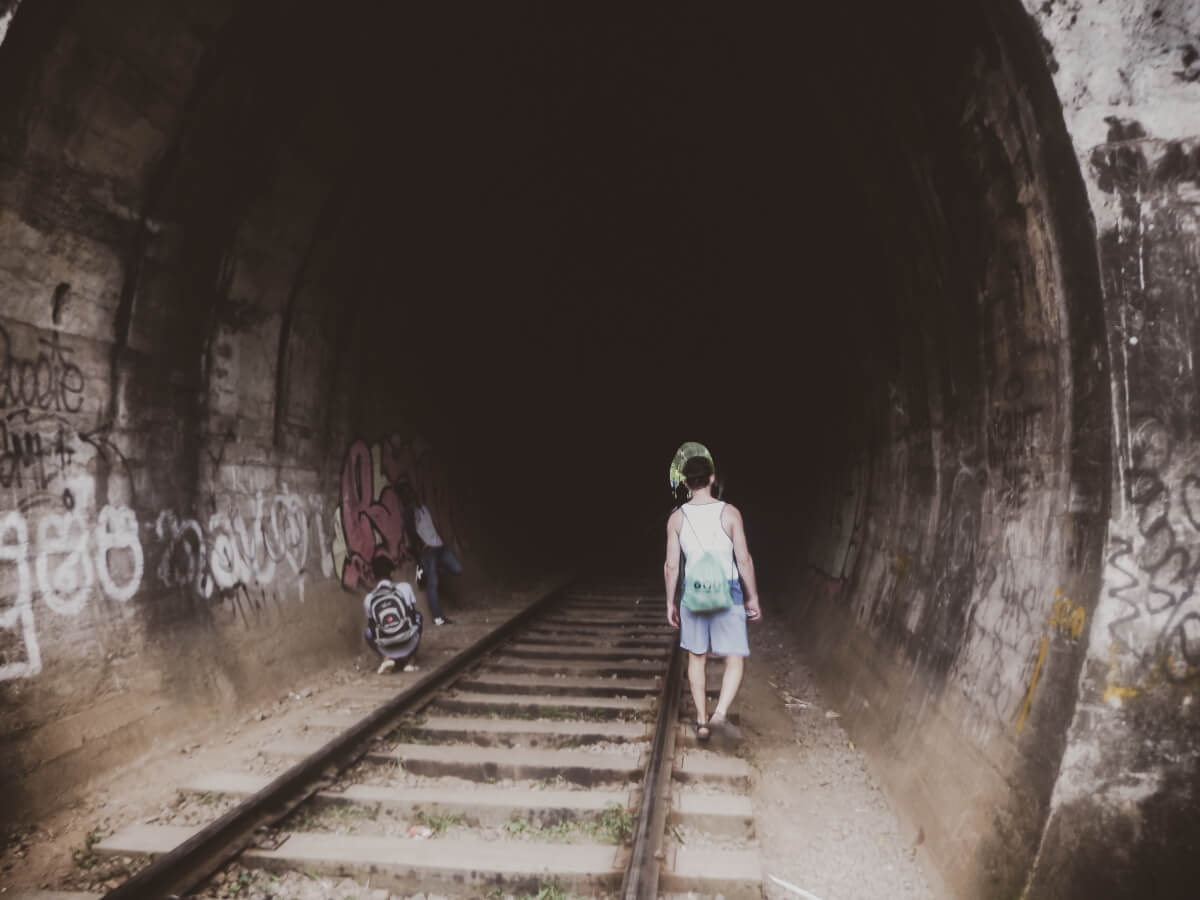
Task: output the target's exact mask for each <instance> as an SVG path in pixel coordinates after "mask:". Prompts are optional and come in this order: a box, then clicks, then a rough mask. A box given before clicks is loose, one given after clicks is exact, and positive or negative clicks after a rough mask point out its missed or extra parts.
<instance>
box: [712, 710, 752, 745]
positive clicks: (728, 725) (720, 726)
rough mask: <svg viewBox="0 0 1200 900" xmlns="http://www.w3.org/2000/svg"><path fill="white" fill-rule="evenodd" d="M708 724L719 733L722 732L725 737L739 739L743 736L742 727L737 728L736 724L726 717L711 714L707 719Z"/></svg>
mask: <svg viewBox="0 0 1200 900" xmlns="http://www.w3.org/2000/svg"><path fill="white" fill-rule="evenodd" d="M708 724H709V725H710V726H712V728H714V729H715V730H717V731H719V732H721V734H723V735H724V736H725V737H727V738H729V739H731V740H734V741H740V740H742V738H743V737H744V735H743V734H742V729H740V728H738V727H737V726H736V725H734V724H733V723H732V722H730V721H729V720H728V719H725V718H718V717H717V716H712V717H711V718H710V719H709V720H708Z"/></svg>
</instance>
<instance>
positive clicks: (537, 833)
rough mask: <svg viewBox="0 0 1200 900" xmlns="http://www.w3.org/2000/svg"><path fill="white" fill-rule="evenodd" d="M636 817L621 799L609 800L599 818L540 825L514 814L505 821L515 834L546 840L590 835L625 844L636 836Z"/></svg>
mask: <svg viewBox="0 0 1200 900" xmlns="http://www.w3.org/2000/svg"><path fill="white" fill-rule="evenodd" d="M634 822H635V818H634V814H633V811H632V810H628V809H626V808H625V807H623V806H621V805H620V804H618V803H612V804H609V805H608V806H607V807H606V808H605V810H604V812H603V813H601V815H600V821H598V822H579V821H568V822H559V823H558V824H556V825H546V826H538V825H535V824H534V823H532V822H530V821H529V820H528V819H522V818H519V817H518V816H514V817H513V818H511V819H509V820H508V822H506V823H505V824H504V831H505V833H507V834H508V835H510V836H512V837H521V836H526V835H527V836H529V837H531V838H535V839H538V840H544V841H570V840H574V839H576V838H591V839H592V840H595V841H600V842H601V843H605V844H624V843H627V842H628V841H629V839H630V838H631V837H632V836H633V826H634Z"/></svg>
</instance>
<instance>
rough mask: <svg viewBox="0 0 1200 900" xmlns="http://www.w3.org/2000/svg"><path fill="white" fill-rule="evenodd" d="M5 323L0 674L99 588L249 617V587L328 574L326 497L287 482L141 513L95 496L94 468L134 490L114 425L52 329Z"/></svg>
mask: <svg viewBox="0 0 1200 900" xmlns="http://www.w3.org/2000/svg"><path fill="white" fill-rule="evenodd" d="M12 332H13V333H12V334H10V329H9V328H5V327H4V326H3V325H0V492H2V493H0V681H8V680H12V679H17V678H28V677H31V676H34V675H37V674H38V673H39V672H41V671H42V668H43V659H44V656H45V650H46V649H47V646H48V642H47V641H46V640H45V636H46V634H47V629H50V630H51V631H50V632H49V633H52V634H55V635H58V634H60V633H61V632H62V631H63V625H65V624H66V623H67V622H69V621H71V620H76V619H79V618H80V617H83V616H86V615H88V614H89V610H91V611H92V612H94V611H95V610H94V602H93V601H95V600H97V599H99V598H105V599H107V600H112V601H117V602H119V603H124V602H127V601H129V600H130V599H132V598H133V597H134V595H135V594H136V593H137V592H138V591H139V590H140V589H141V588H142V587H143V586H144V585H147V584H151V583H154V584H157V585H160V586H161V587H164V588H169V589H174V590H182V591H186V592H187V593H188V594H189V595H191V596H194V597H197V598H201V599H204V600H210V601H211V606H212V607H213V608H214V609H215V608H216V607H217V606H219V605H220V606H226V605H227V606H228V607H229V609H230V610H231V611H232V613H233V615H236V614H237V610H241V612H242V617H243V619H245V618H246V604H247V603H249V604H251V605H253V603H254V602H256V601H255V599H254V598H252V597H251V593H250V592H251V590H252V589H262V588H265V586H268V585H272V584H274V585H277V586H278V585H279V584H282V583H284V582H285V581H286V583H287V584H288V585H289V587H291V586H294V587H295V588H296V589H297V590H298V591H299V594H300V598H301V600H303V596H304V584H305V578H306V577H315V576H318V575H319V576H323V577H325V578H331V577H332V576H333V574H334V567H333V556H332V553H331V550H330V545H331V535H330V534H329V528H328V525H327V523H328V519H327V518H326V505H325V503H324V501H323V500H322V498H321V497H320V496H318V495H309V494H302V493H300V492H294V491H292V490H290V489H289V487H288V486H287V485H283V486H281V487H280V488H278V489H271V490H268V491H265V492H264V491H256V492H245V491H240V492H239V491H231V492H228V493H224V494H222V495H221V496H220V498H219V499H218V498H214V500H213V503H212V506H211V507H210V509H211V510H212V512H211V515H207V516H196V515H195V514H194V513H187V514H184V513H181V512H178V511H176V510H172V509H165V510H160V511H158V512H157V515H155V514H154V511H153V510H151V511H150V513H149V515H148V516H146V517H145V520H144V521H142V522H139V519H138V515H137V514H136V513H135V512H134V510H133V509H132V508H131V507H130V506H127V505H121V504H117V503H105V502H103V501H98V500H97V474H98V473H99V472H104V473H106V475H105V477H110V478H111V477H112V476H113V475H114V473H117V474H119V475H120V480H123V482H124V485H125V486H126V487H127V488H128V490H129V493H130V495H131V496H132V488H133V478H132V473H131V471H130V466H129V463H128V461H127V460H126V458H125V456H124V455H123V454H122V453H121V451H120V449H119V448H118V446H117V441H116V440H115V439H114V435H113V434H112V433H111V428H109V427H107V426H101V427H99V428H96V427H94V424H95V410H94V409H91V408H89V404H87V403H86V402H85V401H86V399H87V397H88V396H89V395H90V394H94V393H96V391H95V390H94V388H92V389H91V390H89V388H90V387H91V386H89V384H88V380H87V377H86V376H85V374H84V370H83V368H82V367H81V366H80V365H79V364H78V363H77V361H76V358H77V353H76V351H75V350H74V349H73V348H72V347H71V346H70V343H69V341H67V340H64V339H63V337H62V336H61V335H59V334H58V332H57V331H56V332H53V333H51V334H50V335H49V336H46V335H45V333H44V332H41V331H39V330H37V329H32V328H29V329H25V328H19V327H17V326H13V327H12ZM14 335H16V337H17V338H19V339H20V340H19V341H18V340H14ZM18 344H19V346H18ZM215 474H216V473H215V472H214V477H215ZM112 486H113V483H112V482H110V484H109V488H110V493H111V488H112ZM106 496H107V495H106ZM262 593H263V592H262V590H259V591H258V594H259V596H262ZM39 629H42V631H41V637H40V638H39Z"/></svg>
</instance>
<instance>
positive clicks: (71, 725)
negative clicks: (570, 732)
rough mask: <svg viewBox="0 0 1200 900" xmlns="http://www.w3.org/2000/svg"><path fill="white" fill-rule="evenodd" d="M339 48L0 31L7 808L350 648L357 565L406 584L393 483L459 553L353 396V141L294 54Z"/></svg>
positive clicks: (124, 30) (144, 27)
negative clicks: (379, 569) (411, 495)
mask: <svg viewBox="0 0 1200 900" xmlns="http://www.w3.org/2000/svg"><path fill="white" fill-rule="evenodd" d="M328 36H329V34H328V30H327V29H326V27H325V26H324V25H322V24H321V23H320V22H318V21H308V22H307V23H301V24H298V25H296V26H295V27H292V26H289V25H288V24H287V23H286V22H283V23H282V24H281V23H280V22H279V20H278V19H277V18H276V17H275V15H274V14H273V11H272V10H271V9H270V8H269V5H266V4H251V5H247V6H246V7H245V8H244V9H241V10H239V11H237V12H236V13H234V12H233V10H232V9H231V7H230V5H228V4H222V3H204V4H171V5H168V6H166V7H164V6H162V5H161V4H155V3H138V2H126V3H117V4H112V3H70V2H68V3H55V2H53V0H50V2H47V3H38V2H32V3H28V4H26V5H25V6H24V7H23V8H21V9H20V10H19V14H18V15H17V16H16V17H15V18H14V19H13V21H12V27H11V29H10V30H9V31H8V33H7V35H6V36H5V41H4V45H3V47H2V52H0V76H2V77H0V80H2V81H3V85H4V86H3V88H0V94H2V95H3V97H2V100H3V103H2V104H0V105H2V106H3V108H4V109H5V110H6V112H5V116H4V119H3V121H2V122H0V733H2V734H3V736H4V737H3V739H2V740H0V772H2V773H3V774H2V775H0V781H2V783H0V791H2V792H3V793H4V795H5V797H6V799H7V802H6V803H5V804H4V813H3V816H5V817H7V816H13V817H20V816H24V815H26V814H28V813H29V812H30V811H33V810H37V809H44V808H46V807H47V806H48V805H52V804H54V803H58V802H63V801H64V800H66V799H69V797H70V795H71V791H72V789H73V788H74V787H75V786H77V785H79V784H80V783H82V782H84V781H86V780H87V779H88V778H90V777H92V776H94V775H96V774H97V773H100V772H103V771H105V770H106V769H108V768H110V767H112V766H114V765H118V764H127V763H129V762H130V761H131V760H132V759H134V758H136V757H137V756H138V755H139V754H140V753H141V752H143V751H145V750H146V749H147V748H148V747H149V746H150V744H151V742H152V741H153V740H154V739H155V738H156V737H158V736H160V735H162V734H164V733H168V732H186V731H187V730H188V729H189V728H196V727H199V726H200V725H201V724H202V723H203V722H204V721H205V720H211V719H212V718H213V717H214V716H215V717H216V718H220V717H221V716H230V715H234V714H236V713H237V712H238V711H239V710H240V709H242V708H244V706H245V705H246V704H249V703H253V702H256V701H260V700H261V699H262V698H264V697H269V698H275V697H278V696H280V695H281V694H283V693H285V692H287V691H288V690H289V689H290V688H292V687H293V686H295V685H296V684H297V683H302V681H303V679H304V678H306V677H308V676H309V675H310V674H311V673H312V672H314V671H317V670H319V669H321V668H323V667H327V666H329V665H332V664H334V663H335V662H338V661H344V660H345V659H346V658H347V656H348V655H349V654H351V653H354V652H356V651H357V649H358V648H359V647H360V646H361V636H360V635H361V621H360V619H361V606H360V603H359V599H358V598H360V597H361V591H362V589H363V587H364V583H365V581H366V579H367V578H368V577H369V573H370V564H371V561H372V559H373V558H374V557H375V556H376V555H379V554H380V553H382V554H384V555H387V556H388V557H389V558H390V559H392V561H393V562H396V563H398V564H401V565H403V566H407V567H408V569H407V570H406V571H408V570H411V560H410V558H409V555H410V554H409V551H408V547H407V545H406V543H405V541H404V538H403V534H402V531H401V525H400V515H399V513H400V511H399V507H398V505H397V501H396V496H397V487H398V485H399V483H400V482H404V481H407V482H408V483H410V484H412V485H413V486H414V487H415V488H416V490H417V491H418V493H419V494H421V495H422V496H424V498H425V500H426V502H427V503H428V504H429V505H430V507H431V509H432V510H433V512H434V516H435V520H436V521H437V522H438V525H439V527H440V528H441V530H442V532H443V534H444V536H445V537H446V538H447V539H448V541H450V542H452V543H453V544H454V546H455V547H456V549H458V550H459V552H460V553H465V552H466V550H467V539H466V533H467V529H466V527H464V522H465V518H464V515H463V513H462V510H461V508H458V507H456V506H455V503H456V502H457V498H456V495H455V494H454V493H453V490H452V488H453V485H452V483H451V481H450V479H449V476H448V472H447V469H446V466H445V464H444V462H443V461H442V460H440V459H439V458H438V457H437V455H436V454H435V451H434V449H433V448H432V447H431V446H430V445H429V443H428V442H427V441H423V440H422V439H420V438H419V436H418V434H419V432H418V431H417V430H416V427H415V423H413V422H411V421H407V422H406V421H404V420H403V419H400V418H396V417H394V416H393V415H392V414H391V412H390V411H391V410H392V409H393V407H392V406H390V405H389V403H388V400H387V397H386V394H384V395H376V396H375V397H373V398H372V397H367V398H364V397H356V396H355V394H356V392H360V393H361V392H362V391H364V390H365V391H366V392H368V393H370V392H371V390H372V388H371V383H370V381H369V380H368V382H367V384H366V386H365V387H364V386H363V385H362V383H361V379H362V378H363V376H364V374H365V375H367V376H369V375H370V374H371V372H372V367H373V366H374V365H376V363H373V362H372V361H371V360H370V359H369V358H368V357H369V354H366V353H365V351H364V342H365V338H366V337H367V336H368V332H369V325H364V323H363V322H362V321H361V310H362V309H363V305H364V303H365V302H366V301H365V300H364V294H365V293H367V292H369V290H370V288H371V285H369V284H364V280H363V276H362V274H361V271H362V266H361V265H360V260H359V259H358V258H357V257H355V255H354V253H353V248H354V247H355V246H356V245H355V240H354V238H355V236H356V234H357V232H356V229H357V228H358V227H359V226H358V225H357V223H356V217H355V214H354V213H355V209H356V203H357V202H358V201H359V200H360V199H361V198H360V196H359V195H358V194H356V193H355V192H354V191H353V190H347V189H346V186H345V183H344V178H343V177H342V176H343V174H344V172H345V171H346V167H347V165H348V162H349V160H350V158H351V153H352V151H353V148H354V146H355V143H354V141H353V133H354V129H353V128H352V127H351V125H350V124H348V122H347V118H346V117H347V116H348V115H349V112H348V108H347V105H346V104H345V103H343V102H342V100H343V98H342V97H340V96H339V92H338V86H337V85H336V84H330V83H329V82H328V81H321V73H320V71H319V67H315V66H311V65H309V64H308V63H309V61H310V60H311V59H312V57H313V55H314V54H315V53H316V52H317V50H318V49H319V46H320V40H321V38H323V37H328ZM268 38H272V39H275V40H278V41H279V42H280V48H281V49H277V51H275V52H273V53H272V54H268V55H267V56H264V55H263V54H261V53H260V50H261V47H262V46H264V42H265V41H266V40H267V39H268ZM267 57H269V58H267ZM10 110H11V111H12V114H11V115H10V114H9V111H10ZM333 135H339V138H347V139H346V140H342V139H335V138H334V136H333ZM372 463H374V464H372ZM201 713H202V714H201Z"/></svg>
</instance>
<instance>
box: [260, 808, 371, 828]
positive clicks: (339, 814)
mask: <svg viewBox="0 0 1200 900" xmlns="http://www.w3.org/2000/svg"><path fill="white" fill-rule="evenodd" d="M378 818H379V809H378V808H373V809H368V808H366V807H365V806H357V805H355V804H345V803H331V804H328V805H322V806H318V807H311V806H303V807H301V808H300V809H298V810H296V811H295V812H294V813H292V815H291V816H290V817H289V818H288V819H287V820H286V821H285V822H284V823H283V825H282V827H283V828H284V829H285V830H288V831H334V830H337V829H338V828H348V827H349V826H351V825H354V824H356V823H358V822H362V821H364V820H366V821H372V822H373V821H375V820H377V819H378Z"/></svg>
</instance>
